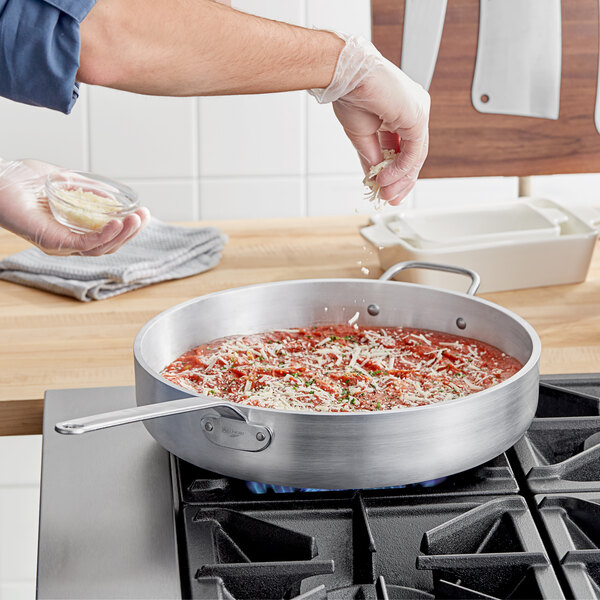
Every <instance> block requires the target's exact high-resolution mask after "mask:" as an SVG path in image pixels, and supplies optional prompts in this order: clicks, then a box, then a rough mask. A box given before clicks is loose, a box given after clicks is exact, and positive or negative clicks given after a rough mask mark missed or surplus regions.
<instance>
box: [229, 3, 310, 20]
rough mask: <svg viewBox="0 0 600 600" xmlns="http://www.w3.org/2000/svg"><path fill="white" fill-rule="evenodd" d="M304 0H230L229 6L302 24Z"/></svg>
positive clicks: (261, 15) (269, 17) (270, 17)
mask: <svg viewBox="0 0 600 600" xmlns="http://www.w3.org/2000/svg"><path fill="white" fill-rule="evenodd" d="M305 1H306V0H293V1H292V2H282V1H281V0H232V3H231V6H233V8H236V9H237V10H242V11H244V12H247V13H250V14H253V15H258V16H259V17H265V18H267V19H274V20H275V21H285V22H286V23H293V24H294V25H304V22H305V12H306V11H305Z"/></svg>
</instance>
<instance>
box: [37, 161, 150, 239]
mask: <svg viewBox="0 0 600 600" xmlns="http://www.w3.org/2000/svg"><path fill="white" fill-rule="evenodd" d="M46 196H47V198H48V204H49V205H50V210H51V211H52V214H53V215H54V218H55V219H56V220H57V221H58V222H59V223H61V224H62V225H65V226H66V227H68V228H69V229H70V230H71V231H74V232H76V233H88V232H91V231H98V230H99V229H102V227H104V225H106V223H108V222H109V221H110V220H112V219H119V220H122V219H123V218H124V217H126V216H127V215H130V214H131V213H133V212H135V211H136V210H137V209H138V208H139V206H140V203H139V200H138V197H137V194H136V192H135V191H134V190H132V189H131V188H130V187H128V186H126V185H124V184H122V183H120V182H118V181H114V180H112V179H109V178H107V177H103V176H102V175H96V174H94V173H84V172H82V171H57V172H55V173H50V174H49V175H48V177H47V178H46Z"/></svg>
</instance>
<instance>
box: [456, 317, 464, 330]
mask: <svg viewBox="0 0 600 600" xmlns="http://www.w3.org/2000/svg"><path fill="white" fill-rule="evenodd" d="M456 326H457V327H458V328H459V329H465V327H466V326H467V322H466V321H465V320H464V319H463V318H462V317H458V319H456Z"/></svg>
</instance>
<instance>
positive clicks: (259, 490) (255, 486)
mask: <svg viewBox="0 0 600 600" xmlns="http://www.w3.org/2000/svg"><path fill="white" fill-rule="evenodd" d="M444 481H446V477H441V478H439V479H430V480H429V481H423V482H422V483H411V484H410V485H389V486H385V487H375V488H367V489H370V490H400V489H403V488H407V487H424V488H431V487H435V486H436V485H440V483H443V482H444ZM246 487H247V488H248V489H249V490H250V491H251V492H252V493H253V494H266V493H267V492H268V491H269V490H272V491H273V492H275V493H276V494H293V493H294V492H346V491H348V490H345V489H336V490H326V489H323V488H295V487H290V486H289V485H274V484H271V483H260V482H258V481H246Z"/></svg>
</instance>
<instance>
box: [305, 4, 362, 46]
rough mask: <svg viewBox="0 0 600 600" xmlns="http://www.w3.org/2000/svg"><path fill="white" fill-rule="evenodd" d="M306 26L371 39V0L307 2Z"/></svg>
mask: <svg viewBox="0 0 600 600" xmlns="http://www.w3.org/2000/svg"><path fill="white" fill-rule="evenodd" d="M306 6H307V10H306V14H307V19H306V24H307V25H308V26H309V27H318V28H320V29H331V30H333V31H343V32H344V33H353V34H355V35H362V36H363V37H366V38H367V39H369V40H370V39H371V2H370V0H327V2H323V0H306Z"/></svg>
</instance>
